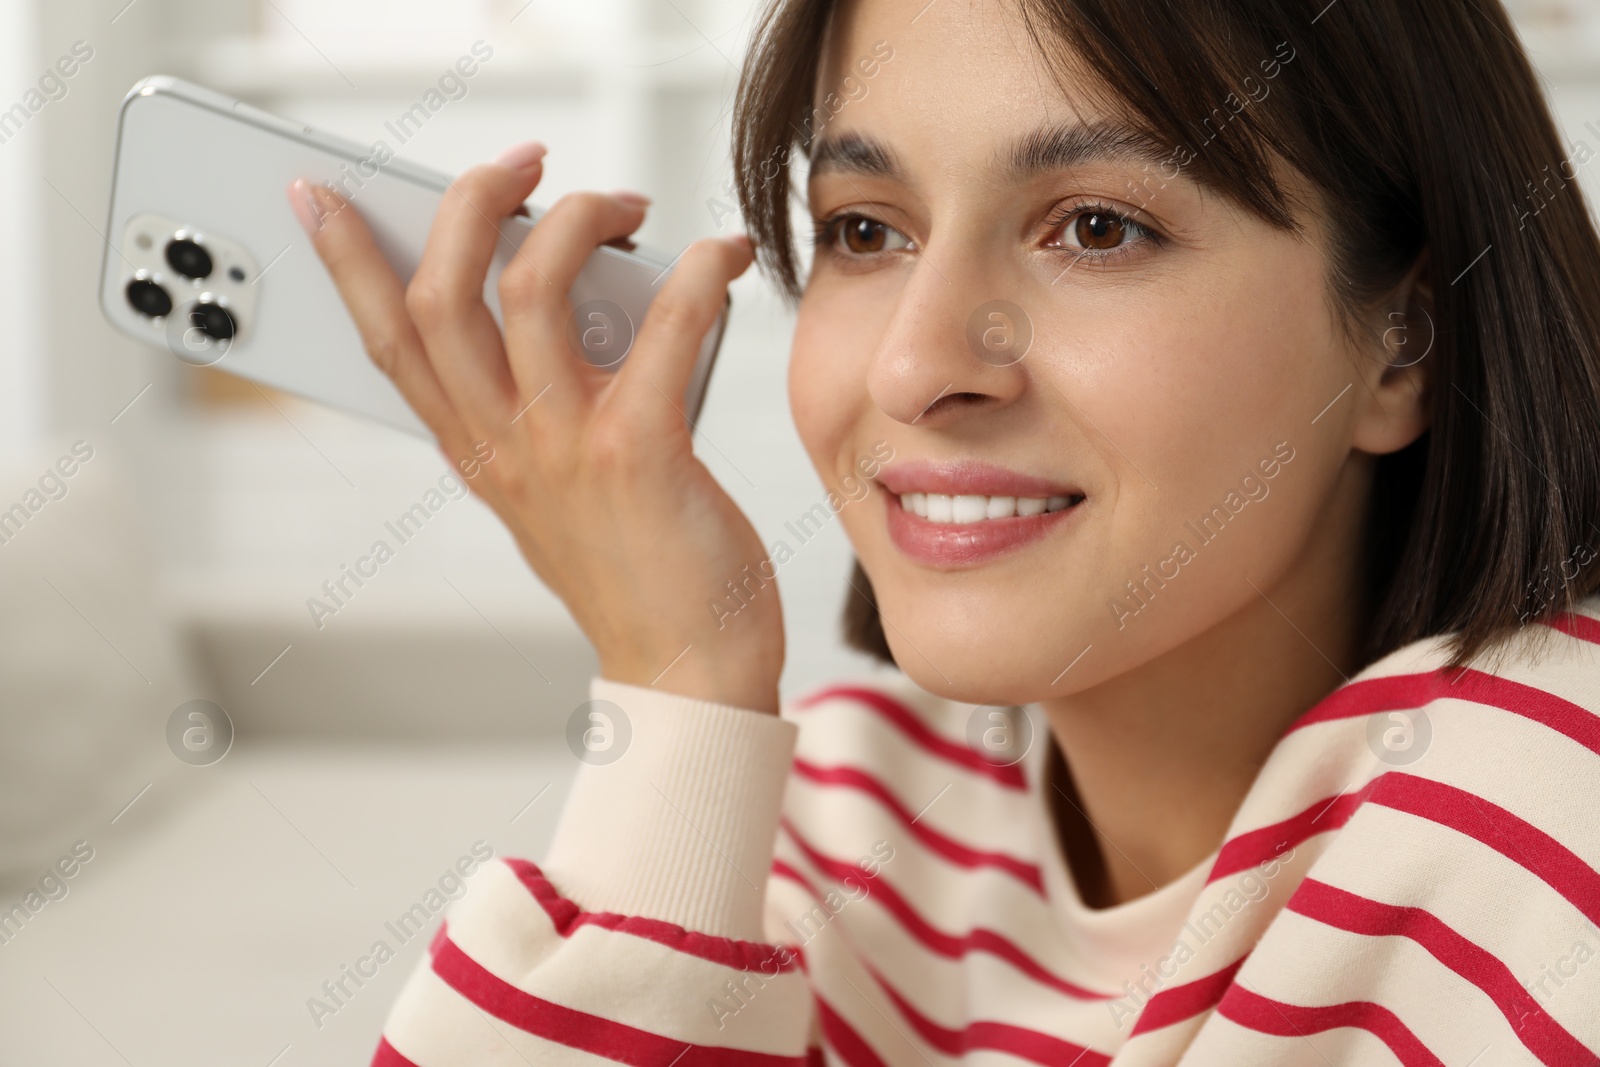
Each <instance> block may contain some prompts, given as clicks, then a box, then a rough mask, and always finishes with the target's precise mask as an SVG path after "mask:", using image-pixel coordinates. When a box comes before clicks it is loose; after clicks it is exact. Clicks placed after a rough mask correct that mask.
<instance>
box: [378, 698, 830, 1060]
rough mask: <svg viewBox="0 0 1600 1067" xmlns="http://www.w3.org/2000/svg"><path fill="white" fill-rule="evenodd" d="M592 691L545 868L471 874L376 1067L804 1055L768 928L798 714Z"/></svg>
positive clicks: (513, 863) (789, 970)
mask: <svg viewBox="0 0 1600 1067" xmlns="http://www.w3.org/2000/svg"><path fill="white" fill-rule="evenodd" d="M590 695H591V698H592V710H594V711H597V712H598V713H599V715H600V716H602V717H597V718H594V719H593V722H594V724H595V725H594V727H593V728H594V729H597V730H601V731H604V732H606V733H607V736H606V738H605V741H606V744H605V745H604V746H603V748H602V749H601V750H600V751H597V752H596V753H595V754H594V755H592V756H589V757H588V758H584V759H583V761H582V766H581V767H580V769H579V772H578V775H577V779H576V781H575V783H574V785H573V787H572V791H571V793H570V794H569V795H568V797H567V801H566V805H565V807H564V808H563V810H562V813H561V817H560V821H559V822H558V824H557V829H556V834H555V840H554V841H553V843H552V845H551V848H550V852H549V855H548V857H547V858H546V861H545V863H544V865H543V867H542V868H541V867H539V866H535V865H534V864H533V863H531V862H529V861H527V860H518V859H504V860H496V861H494V862H491V863H488V864H485V865H484V866H483V867H482V868H481V869H480V870H479V871H478V872H477V873H475V874H474V875H473V877H472V878H471V879H470V880H469V883H468V888H467V892H466V893H465V895H464V896H462V897H461V899H459V900H458V901H457V902H456V903H455V904H454V905H453V906H452V907H451V909H450V911H449V912H448V913H447V918H446V921H445V922H444V923H443V924H442V925H441V926H440V928H439V930H438V932H437V933H436V934H435V935H434V938H433V942H432V944H431V945H430V947H429V952H428V958H427V959H425V960H424V961H422V963H421V964H420V965H419V966H418V967H417V970H416V971H415V972H414V973H413V974H412V976H411V978H410V979H409V981H408V983H407V985H406V986H405V988H404V989H403V990H402V992H401V995H400V997H399V999H398V1000H397V1001H396V1002H395V1004H394V1006H393V1008H392V1009H391V1010H390V1015H389V1019H388V1021H387V1023H386V1024H385V1027H384V1034H383V1039H382V1041H381V1042H380V1044H379V1047H378V1051H377V1054H376V1055H375V1056H374V1058H373V1061H372V1062H373V1064H374V1067H379V1065H383V1067H398V1065H404V1064H416V1065H418V1067H453V1065H456V1064H463V1065H464V1064H468V1063H471V1064H473V1065H484V1064H502V1063H504V1064H507V1065H517V1067H521V1065H524V1064H526V1063H540V1064H568V1063H571V1064H579V1063H582V1064H598V1063H605V1062H624V1063H638V1064H661V1065H663V1067H665V1065H667V1064H671V1063H676V1062H679V1061H680V1058H681V1061H682V1063H683V1064H689V1063H709V1062H715V1063H719V1064H729V1065H750V1067H766V1065H772V1067H778V1065H784V1067H803V1065H804V1063H805V1062H806V1051H807V1044H808V1040H809V1035H810V1032H811V1029H812V1011H813V1009H812V1002H811V996H810V993H809V990H808V988H807V983H806V979H805V975H804V974H803V973H802V971H801V969H800V961H799V958H798V956H797V955H796V954H795V953H794V952H792V951H790V950H789V949H788V948H786V947H785V946H782V945H777V944H771V943H768V942H767V941H766V940H764V934H763V924H762V910H763V902H764V898H765V894H766V884H767V874H768V871H769V869H770V868H771V865H772V853H773V844H774V840H775V838H776V835H777V829H778V818H779V809H780V805H781V803H782V798H783V791H784V786H785V783H786V781H787V778H788V773H789V767H790V763H791V761H792V759H793V754H794V742H795V734H796V728H795V726H794V724H793V723H790V722H786V721H784V720H782V719H779V718H777V717H776V716H773V715H768V714H764V713H761V712H754V711H748V710H745V709H741V708H736V707H730V706H727V705H722V704H715V703H711V702H707V701H701V700H694V699H690V698H687V697H681V696H676V695H672V694H666V693H661V692H658V691H656V690H653V689H646V688H642V687H638V686H632V685H624V684H621V683H617V682H611V681H607V680H605V679H596V680H594V682H593V683H592V685H591V691H590ZM575 750H579V751H584V752H589V751H590V749H588V748H587V747H585V746H581V745H580V746H578V748H577V749H575ZM613 753H614V754H613Z"/></svg>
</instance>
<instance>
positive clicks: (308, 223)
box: [288, 178, 461, 448]
mask: <svg viewBox="0 0 1600 1067" xmlns="http://www.w3.org/2000/svg"><path fill="white" fill-rule="evenodd" d="M288 196H289V204H290V206H291V207H292V208H293V209H294V213H295V217H296V218H298V219H299V220H300V224H301V225H302V226H303V227H304V228H305V230H306V232H307V233H308V234H309V235H310V237H311V245H312V247H313V248H314V249H315V250H316V253H317V256H318V258H320V259H321V260H322V263H323V266H325V267H327V269H328V273H329V275H331V276H332V278H333V284H334V285H335V287H336V288H337V289H338V291H339V297H340V299H342V300H343V301H344V304H345V307H346V308H348V309H349V311H350V316H351V318H352V319H354V320H355V324H356V330H357V332H358V333H360V335H361V343H362V345H363V346H364V347H365V348H366V350H367V355H368V356H369V357H370V358H371V359H372V362H373V363H375V364H376V365H377V367H378V369H379V370H381V371H383V373H384V374H386V375H388V377H389V380H390V381H392V382H394V384H395V387H396V388H398V389H399V390H400V394H401V395H402V396H403V397H405V399H406V403H408V404H410V405H411V408H412V410H414V411H415V412H416V413H417V415H418V417H420V418H421V419H422V421H423V422H425V423H426V424H427V425H428V427H429V428H430V429H431V430H433V432H434V436H435V437H437V438H438V439H439V443H440V445H441V446H442V447H446V448H451V447H459V445H460V443H461V442H460V441H459V440H457V439H458V438H459V437H460V436H461V433H460V420H459V419H458V418H457V417H456V413H455V411H454V409H453V408H452V407H451V405H450V402H449V400H448V398H446V396H445V394H444V390H443V389H442V388H441V387H440V384H439V379H438V378H437V376H435V374H434V372H433V367H432V365H431V364H430V363H429V362H428V358H427V355H426V353H425V352H424V351H423V347H422V341H421V339H420V338H419V337H418V336H417V332H416V330H415V329H414V328H413V326H412V324H411V317H410V315H408V314H407V312H406V306H405V287H404V286H403V285H402V284H401V283H400V279H399V278H398V277H396V276H395V273H394V270H393V268H391V267H390V266H389V261H388V260H387V259H385V258H384V257H383V253H382V252H381V251H379V249H378V246H377V244H376V242H374V241H373V239H372V231H371V230H370V229H368V228H367V224H366V222H365V221H364V220H363V219H362V218H361V215H360V213H359V212H357V211H356V210H355V209H354V208H353V207H351V205H350V204H349V203H348V202H347V201H346V200H345V199H344V198H343V197H341V196H340V195H339V194H338V193H336V192H334V191H333V190H332V189H330V188H328V187H327V186H324V185H312V184H311V183H309V182H307V181H306V180H305V179H303V178H297V179H295V180H294V181H293V182H291V183H290V184H289V188H288ZM347 209H348V210H347Z"/></svg>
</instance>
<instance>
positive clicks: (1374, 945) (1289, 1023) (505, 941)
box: [372, 598, 1600, 1067]
mask: <svg viewBox="0 0 1600 1067" xmlns="http://www.w3.org/2000/svg"><path fill="white" fill-rule="evenodd" d="M1446 659H1447V657H1446V653H1445V650H1444V642H1443V640H1442V639H1437V638H1435V639H1428V640H1424V641H1421V642H1417V643H1415V644H1412V645H1409V646H1407V647H1405V648H1402V649H1400V650H1398V651H1396V652H1394V653H1393V654H1391V655H1389V656H1386V657H1385V658H1383V659H1381V660H1379V661H1378V662H1376V663H1374V664H1372V665H1370V666H1369V667H1367V668H1366V669H1365V670H1363V671H1361V673H1360V674H1358V675H1357V676H1355V677H1354V678H1352V679H1350V680H1349V681H1348V682H1346V683H1345V684H1343V685H1341V686H1340V687H1339V688H1337V689H1335V690H1334V691H1333V692H1332V693H1330V694H1329V695H1328V696H1327V697H1325V698H1324V699H1323V700H1321V701H1320V702H1318V703H1317V704H1316V705H1315V706H1314V707H1312V708H1311V709H1310V710H1309V711H1307V712H1306V713H1304V714H1303V715H1302V716H1300V718H1299V719H1297V720H1296V721H1295V722H1294V724H1293V725H1292V727H1291V728H1290V729H1289V730H1288V731H1287V732H1286V733H1285V734H1284V735H1283V737H1282V738H1280V739H1279V741H1278V742H1277V744H1276V746H1275V747H1274V749H1273V750H1272V752H1271V755H1270V757H1269V758H1268V759H1267V761H1266V762H1265V763H1264V764H1263V766H1262V767H1261V770H1260V772H1259V775H1258V777H1257V778H1256V780H1255V781H1254V783H1253V784H1252V786H1251V787H1250V789H1249V791H1248V793H1247V795H1246V796H1245V798H1244V800H1243V802H1242V803H1241V805H1240V807H1239V809H1238V812H1237V814H1236V815H1235V816H1234V818H1233V821H1232V824H1231V825H1230V826H1229V828H1228V830H1227V833H1226V836H1225V837H1224V839H1223V840H1222V841H1221V842H1219V844H1218V847H1217V849H1216V850H1215V851H1214V852H1213V853H1212V854H1211V855H1210V856H1208V857H1207V858H1206V859H1205V860H1204V861H1202V862H1201V863H1199V864H1198V865H1196V866H1195V867H1194V868H1193V869H1192V870H1191V871H1189V872H1188V873H1187V874H1185V875H1183V876H1181V877H1179V878H1178V879H1177V880H1176V881H1173V882H1171V883H1169V884H1167V885H1165V886H1162V887H1161V888H1159V889H1157V890H1155V891H1153V892H1151V893H1149V894H1147V895H1146V896H1143V897H1140V898H1138V899H1135V900H1132V901H1129V902H1126V903H1123V904H1120V905H1117V906H1114V907H1110V908H1103V909H1092V908H1089V907H1087V906H1085V904H1084V903H1083V902H1082V900H1081V899H1080V897H1079V896H1078V894H1077V892H1076V889H1075V885H1074V882H1073V880H1072V876H1071V872H1070V870H1069V869H1068V867H1067V865H1066V862H1065V860H1064V858H1063V854H1062V851H1061V848H1060V845H1059V843H1058V838H1057V835H1056V832H1055V829H1054V826H1053V822H1052V816H1051V813H1050V812H1051V807H1050V803H1049V799H1048V795H1047V793H1048V788H1047V787H1046V786H1045V785H1043V784H1042V783H1043V782H1044V772H1045V770H1046V769H1047V767H1048V763H1047V754H1048V751H1049V749H1050V747H1051V746H1050V743H1049V735H1048V733H1047V732H1046V730H1045V728H1044V726H1043V722H1044V720H1043V716H1042V714H1040V713H1039V712H1038V709H1022V713H1023V714H1026V715H1028V716H1030V721H1032V722H1033V723H1035V724H1036V728H1035V731H1034V735H1033V742H1032V744H1031V745H1030V746H1028V747H1027V750H1026V752H1025V753H1024V754H1023V755H1021V757H1020V758H1019V759H1012V760H1011V761H1009V762H1006V761H1002V760H1000V759H997V758H995V757H993V756H991V755H990V754H989V753H988V751H987V750H986V749H985V746H984V744H983V743H982V742H979V743H975V742H974V739H973V738H974V727H973V722H974V715H975V713H976V712H982V711H983V710H984V709H975V708H974V707H972V706H970V705H964V704H956V703H953V702H950V701H946V700H943V699H940V698H937V697H934V696H931V695H929V694H927V693H925V692H922V691H920V690H918V689H917V688H916V687H915V686H913V685H912V684H911V683H910V682H909V681H908V680H906V679H905V678H904V677H903V676H901V675H898V674H893V675H890V674H887V673H886V674H885V676H884V677H882V678H875V679H874V680H873V681H871V682H870V683H859V684H850V685H837V686H832V687H829V688H826V689H823V690H820V691H817V692H814V693H811V694H810V695H808V696H807V697H805V698H804V699H801V700H798V701H795V702H793V703H792V704H791V705H789V706H786V707H785V709H784V714H783V717H781V718H779V717H775V716H770V715H764V714H760V713H757V712H752V711H747V710H742V709H739V708H734V707H727V706H723V705H718V704H712V703H707V702H703V701H697V700H691V699H688V698H684V697H678V696H671V695H667V694H663V693H660V692H657V691H654V690H650V689H644V688H639V687H634V686H628V685H621V684H618V683H614V682H610V681H606V680H603V679H600V680H596V681H594V682H593V683H592V695H593V697H594V698H595V699H596V700H605V701H610V702H611V703H612V704H614V705H616V706H617V707H619V708H621V709H622V711H623V713H624V715H625V716H626V719H627V726H628V728H629V730H631V739H630V740H629V743H628V747H627V748H626V750H625V752H624V753H623V754H622V756H621V758H618V759H614V760H613V761H611V762H609V763H599V762H590V763H586V764H585V765H584V766H583V767H582V769H581V770H580V772H579V775H578V777H577V780H576V783H575V785H574V787H573V789H572V792H571V794H570V795H569V797H568V799H567V802H566V805H565V807H564V809H563V812H562V815H561V817H560V822H559V825H558V828H557V832H556V836H555V840H554V842H553V844H552V846H551V849H550V851H549V854H548V856H547V857H546V859H545V861H544V863H543V864H540V865H536V864H535V863H533V862H531V861H529V860H523V859H503V860H496V861H494V862H492V863H490V864H487V865H485V866H484V867H483V868H482V869H480V870H479V871H478V872H477V873H476V874H474V876H473V877H472V879H471V880H470V884H469V888H468V890H467V892H466V894H465V895H464V896H463V897H461V898H460V899H459V900H457V901H456V902H455V904H454V905H453V906H452V908H451V910H450V911H449V912H448V913H447V915H446V916H445V919H444V921H443V923H442V924H441V925H440V927H439V929H438V931H437V932H436V934H435V935H434V937H433V940H432V944H431V947H430V950H429V954H428V958H427V959H426V960H424V961H423V962H422V963H421V964H420V965H419V966H418V968H417V970H416V971H415V973H414V974H413V975H412V976H411V977H410V979H409V981H408V984H407V985H406V986H405V988H404V990H403V992H402V993H401V995H400V997H399V999H398V1000H397V1002H396V1003H395V1004H394V1006H393V1008H392V1009H391V1012H390V1016H389V1019H388V1022H387V1024H386V1026H385V1029H384V1034H383V1037H382V1039H381V1040H380V1042H379V1046H378V1050H377V1053H376V1055H375V1056H374V1058H373V1061H372V1062H373V1064H374V1065H375V1067H397V1065H406V1064H416V1065H419V1067H467V1065H472V1067H485V1065H501V1064H505V1065H513V1067H521V1065H524V1064H528V1063H537V1064H599V1063H613V1062H619V1063H629V1064H650V1065H657V1067H674V1065H677V1067H701V1065H730V1067H732V1065H738V1067H746V1065H748V1067H808V1065H818V1064H846V1065H850V1067H878V1065H893V1067H901V1065H906V1067H912V1065H932V1067H943V1065H946V1064H951V1063H955V1062H958V1061H959V1062H961V1063H972V1064H985V1065H990V1064H992V1065H996V1067H998V1065H1013V1064H1051V1065H1063V1067H1066V1065H1075V1067H1108V1065H1109V1067H1156V1065H1172V1064H1182V1065H1185V1067H1190V1065H1193V1067H1201V1065H1216V1067H1240V1065H1257V1064H1266V1065H1291V1064H1294V1065H1301V1064H1305V1065H1333V1064H1360V1065H1366V1064H1373V1065H1383V1064H1395V1063H1399V1064H1405V1065H1408V1067H1410V1065H1419V1067H1420V1065H1445V1064H1448V1065H1450V1067H1503V1065H1521V1064H1549V1065H1563V1067H1568V1065H1583V1064H1593V1065H1600V926H1597V923H1600V873H1597V870H1596V868H1597V867H1600V598H1591V599H1589V600H1586V601H1585V602H1584V603H1583V604H1582V605H1580V609H1579V612H1578V613H1576V614H1569V615H1563V616H1561V617H1559V618H1557V619H1556V620H1555V621H1554V622H1552V623H1550V624H1548V625H1542V626H1536V627H1529V628H1528V629H1526V630H1524V631H1523V632H1522V633H1520V634H1518V635H1516V636H1515V637H1513V638H1511V639H1510V640H1509V641H1508V642H1507V643H1506V644H1505V646H1504V648H1503V652H1502V654H1501V655H1500V656H1499V657H1498V658H1497V657H1494V656H1492V655H1486V656H1482V657H1479V659H1477V660H1475V661H1474V662H1473V663H1472V664H1471V665H1470V666H1469V667H1468V668H1467V669H1465V670H1462V671H1447V670H1445V669H1444V668H1443V664H1444V663H1445V662H1446ZM989 710H990V712H992V710H993V709H989ZM985 714H987V713H985ZM1014 725H1020V724H1014ZM980 728H988V726H987V723H983V724H981V725H980Z"/></svg>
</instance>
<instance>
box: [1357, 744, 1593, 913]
mask: <svg viewBox="0 0 1600 1067" xmlns="http://www.w3.org/2000/svg"><path fill="white" fill-rule="evenodd" d="M1373 785H1375V786H1378V788H1376V789H1372V803H1374V804H1382V805H1383V806H1384V807H1386V808H1393V809H1394V810H1395V811H1403V812H1407V813H1408V814H1411V815H1415V816H1417V817H1419V818H1423V819H1428V820H1430V821H1432V822H1436V823H1438V824H1439V825H1440V826H1447V827H1449V828H1450V829H1452V830H1455V831H1456V832H1457V833H1461V834H1465V835H1466V836H1468V837H1471V838H1473V839H1474V840H1476V841H1480V842H1482V843H1483V844H1485V845H1488V846H1489V847H1490V848H1492V849H1494V850H1495V851H1496V852H1498V853H1500V854H1501V855H1502V856H1504V857H1506V858H1507V859H1509V860H1511V861H1512V862H1513V863H1517V864H1520V865H1521V866H1523V867H1524V868H1526V869H1527V870H1528V871H1530V872H1532V873H1533V874H1534V875H1536V876H1538V877H1539V878H1540V879H1541V880H1542V881H1544V882H1545V883H1546V884H1547V885H1549V886H1550V888H1551V889H1554V890H1555V891H1556V892H1557V893H1560V894H1561V895H1562V896H1563V897H1565V898H1566V899H1567V901H1568V902H1569V903H1571V904H1572V906H1573V907H1575V908H1577V909H1578V910H1579V911H1581V912H1582V913H1583V914H1584V916H1585V917H1587V918H1588V920H1589V921H1590V922H1592V923H1600V872H1596V871H1595V869H1594V868H1593V867H1591V866H1589V865H1588V864H1587V863H1585V862H1583V860H1582V859H1580V858H1579V857H1578V856H1577V855H1576V854H1575V853H1574V852H1573V851H1572V850H1571V849H1569V848H1567V847H1566V846H1565V845H1563V844H1562V843H1561V842H1560V841H1557V840H1556V839H1555V838H1553V837H1551V836H1550V835H1549V834H1547V833H1545V832H1544V831H1543V830H1541V829H1539V828H1538V827H1537V826H1534V825H1533V824H1532V823H1530V822H1527V821H1525V820H1523V819H1521V818H1518V817H1517V816H1516V815H1513V814H1512V813H1511V812H1509V811H1507V810H1506V809H1505V808H1502V807H1500V806H1499V805H1498V804H1495V803H1493V802H1491V801H1488V800H1485V799H1483V798H1482V797H1480V796H1477V795H1475V794H1473V793H1469V792H1467V791H1466V790H1465V789H1457V788H1456V787H1455V786H1451V785H1445V784H1443V783H1442V782H1434V781H1430V780H1429V779H1427V778H1417V777H1415V776H1413V775H1409V774H1402V773H1400V772H1398V771H1390V772H1389V773H1388V774H1385V775H1382V776H1381V777H1379V778H1377V779H1376V780H1375V781H1374V782H1373ZM1368 788H1369V789H1371V788H1372V787H1371V786H1369V787H1368Z"/></svg>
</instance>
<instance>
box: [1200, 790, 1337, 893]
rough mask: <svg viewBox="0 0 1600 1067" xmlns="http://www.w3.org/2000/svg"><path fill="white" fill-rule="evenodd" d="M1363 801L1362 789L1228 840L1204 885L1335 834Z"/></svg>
mask: <svg viewBox="0 0 1600 1067" xmlns="http://www.w3.org/2000/svg"><path fill="white" fill-rule="evenodd" d="M1365 798H1366V788H1362V789H1358V790H1357V791H1356V792H1354V793H1340V794H1338V795H1336V796H1332V797H1322V798H1320V799H1318V800H1316V801H1314V802H1313V803H1312V804H1311V806H1310V807H1308V808H1306V809H1305V810H1304V811H1302V812H1300V813H1299V814H1297V815H1291V816H1289V818H1287V819H1284V820H1283V821H1282V822H1275V823H1272V824H1270V825H1268V826H1263V827H1261V828H1259V829H1256V830H1247V831H1245V832H1244V833H1242V834H1237V835H1235V836H1233V837H1230V838H1229V839H1228V840H1227V841H1226V842H1224V843H1223V846H1222V848H1221V849H1219V850H1218V851H1217V859H1216V862H1215V863H1213V864H1212V865H1211V873H1210V874H1209V875H1208V876H1207V877H1206V884H1207V885H1210V884H1211V883H1212V882H1215V881H1218V880H1219V879H1222V878H1226V877H1227V876H1228V875H1230V874H1237V873H1239V872H1240V871H1243V870H1247V869H1249V868H1251V867H1259V866H1261V865H1262V864H1264V863H1269V862H1271V861H1272V860H1275V859H1277V858H1278V857H1279V856H1282V855H1283V854H1284V853H1285V852H1288V851H1289V850H1290V849H1293V848H1297V847H1299V846H1300V845H1301V844H1303V843H1304V842H1305V841H1306V839H1307V838H1310V837H1313V836H1315V835H1317V834H1322V833H1327V832H1328V831H1329V830H1337V829H1338V828H1339V827H1341V826H1343V825H1344V824H1345V823H1346V822H1348V821H1349V820H1350V816H1351V815H1353V814H1354V813H1355V810H1356V808H1358V807H1360V806H1361V802H1362V801H1363V800H1364V799H1365Z"/></svg>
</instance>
